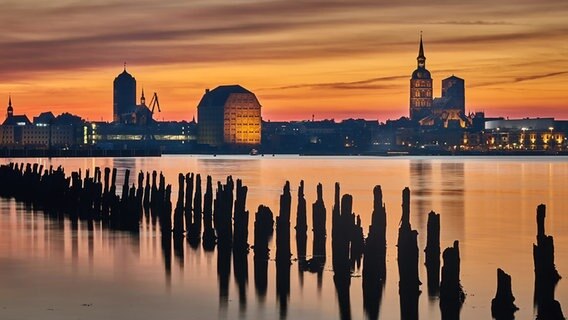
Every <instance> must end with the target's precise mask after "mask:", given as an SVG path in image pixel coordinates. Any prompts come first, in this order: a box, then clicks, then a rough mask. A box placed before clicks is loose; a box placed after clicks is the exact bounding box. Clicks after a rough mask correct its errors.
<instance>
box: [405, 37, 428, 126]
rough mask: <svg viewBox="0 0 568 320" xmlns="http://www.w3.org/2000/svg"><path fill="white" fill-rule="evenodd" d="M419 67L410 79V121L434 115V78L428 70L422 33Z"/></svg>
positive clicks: (418, 58)
mask: <svg viewBox="0 0 568 320" xmlns="http://www.w3.org/2000/svg"><path fill="white" fill-rule="evenodd" d="M416 60H417V62H418V66H417V68H416V70H414V72H413V73H412V78H411V79H410V119H412V120H416V121H418V120H420V119H423V118H425V117H427V116H428V115H430V114H431V113H432V99H433V97H432V93H433V88H432V76H431V75H430V71H428V69H426V56H425V55H424V44H423V43H422V33H421V34H420V48H419V49H418V57H417V58H416Z"/></svg>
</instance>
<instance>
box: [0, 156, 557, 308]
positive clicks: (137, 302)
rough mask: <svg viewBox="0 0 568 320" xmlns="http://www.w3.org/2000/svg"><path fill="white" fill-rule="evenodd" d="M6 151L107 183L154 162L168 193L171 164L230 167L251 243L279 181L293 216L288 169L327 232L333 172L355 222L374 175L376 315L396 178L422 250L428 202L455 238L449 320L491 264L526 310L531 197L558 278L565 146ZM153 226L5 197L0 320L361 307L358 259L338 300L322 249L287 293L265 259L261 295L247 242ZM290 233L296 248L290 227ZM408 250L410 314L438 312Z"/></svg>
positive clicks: (485, 284) (485, 289)
mask: <svg viewBox="0 0 568 320" xmlns="http://www.w3.org/2000/svg"><path fill="white" fill-rule="evenodd" d="M3 161H4V162H8V161H10V160H9V159H6V160H3ZM15 161H18V162H39V163H42V164H44V165H51V164H53V165H55V166H57V165H62V166H63V167H64V168H65V169H66V172H67V173H68V174H70V172H71V170H77V169H82V170H84V169H87V168H89V169H91V170H94V168H95V167H96V166H99V167H105V166H108V167H115V168H117V169H118V170H119V179H118V183H117V184H118V185H121V184H122V181H121V180H122V174H123V173H124V169H127V168H128V169H131V171H133V172H137V171H139V170H143V171H149V170H154V169H157V170H162V171H163V172H164V174H165V175H166V182H168V183H173V184H174V192H172V194H173V195H176V194H177V193H176V191H175V189H176V188H177V186H175V184H177V174H178V173H179V172H184V173H185V172H195V173H201V174H202V175H211V176H212V177H213V179H214V181H215V180H224V179H225V177H226V176H227V175H229V174H230V175H232V176H233V177H234V178H241V179H243V181H244V184H245V185H247V186H248V187H249V192H248V197H247V209H248V210H249V211H250V212H251V221H250V224H251V227H250V230H249V236H250V241H249V242H250V243H252V236H253V232H252V224H253V222H254V221H253V220H254V212H255V211H256V208H257V207H258V205H259V204H264V205H268V206H269V207H270V208H271V209H272V210H273V212H274V213H275V214H277V212H278V201H279V195H280V193H281V190H282V186H283V185H284V182H285V181H286V180H289V181H290V183H291V185H292V217H291V221H292V226H293V225H294V222H295V214H296V212H295V208H296V204H297V202H296V192H297V186H298V184H299V182H300V180H301V179H303V180H304V181H305V185H306V190H305V194H306V200H307V203H308V230H309V231H311V203H313V202H314V201H315V193H316V184H317V183H318V182H321V183H322V184H323V186H324V200H325V203H326V207H327V210H328V219H327V222H328V236H329V235H330V234H331V208H332V205H333V203H332V202H333V184H334V183H335V182H340V183H341V191H342V193H349V194H351V195H353V197H354V211H355V213H356V214H359V215H361V219H362V224H363V225H364V229H365V233H366V232H367V230H368V229H367V227H368V224H369V223H370V216H371V212H372V190H373V187H374V186H375V185H377V184H380V185H381V186H382V190H383V194H384V201H385V203H386V207H387V219H388V226H387V242H388V243H387V245H388V248H387V281H386V284H385V287H384V291H383V295H382V298H381V299H378V300H377V301H376V303H377V304H378V306H379V315H380V316H379V318H381V319H397V318H399V317H400V307H399V296H398V271H397V265H396V246H395V244H396V237H397V228H398V222H399V220H400V215H401V192H402V189H403V188H404V187H405V186H409V187H410V189H411V192H412V194H411V222H412V227H413V228H414V229H417V230H418V232H419V247H420V248H421V249H423V248H424V246H425V243H426V222H427V214H428V212H429V211H430V210H434V211H436V212H438V213H440V214H441V228H442V229H441V246H442V249H444V248H445V247H448V246H451V244H452V243H453V241H454V240H459V241H460V253H461V263H462V264H461V283H462V285H463V287H464V290H465V292H466V294H467V297H466V301H465V303H464V305H463V308H462V312H461V318H462V319H487V318H490V315H491V312H490V306H491V299H492V298H493V297H494V295H495V290H496V269H497V268H498V267H500V268H503V269H504V270H505V271H506V272H507V273H509V274H510V275H511V276H512V278H513V294H514V295H515V297H516V304H517V306H519V307H520V310H519V311H518V312H517V313H516V316H517V318H518V319H530V318H534V317H535V315H534V313H535V311H534V309H533V289H534V274H533V260H532V244H533V243H534V242H535V241H536V217H535V216H536V206H537V205H538V204H540V203H544V204H546V205H547V217H546V230H547V233H548V234H551V235H553V236H554V240H555V246H556V266H557V269H558V270H559V272H560V274H561V275H565V276H566V275H568V215H567V214H566V210H567V209H568V197H567V196H568V158H564V157H526V158H524V157H487V158H486V157H472V158H467V157H443V158H433V157H424V158H422V157H408V158H406V157H404V158H403V157H400V158H398V157H396V158H395V157H393V158H374V157H368V158H367V157H297V156H276V157H272V156H265V157H260V156H257V157H251V156H217V157H213V156H164V157H161V158H114V159H112V158H93V159H51V160H49V159H15ZM203 180H205V179H203ZM203 187H204V186H203ZM118 189H120V188H118ZM174 200H175V199H172V202H174ZM158 230H159V228H158V227H156V226H153V225H152V224H151V223H149V222H147V221H144V222H143V224H142V226H141V232H140V234H139V235H132V234H129V233H124V232H117V231H110V230H108V229H106V228H104V227H102V226H101V225H100V224H97V223H95V224H94V225H93V227H92V228H89V226H88V225H87V224H86V223H84V222H79V223H78V224H76V225H75V224H72V223H71V222H70V221H69V220H67V219H63V218H60V219H54V218H52V217H48V216H45V215H44V214H43V213H41V212H36V211H33V210H31V209H30V208H26V207H25V206H24V205H23V204H21V203H16V202H15V201H14V200H7V199H0V318H2V319H37V318H42V319H78V318H79V319H102V318H110V319H130V318H137V319H155V318H158V317H161V318H164V319H218V318H226V319H236V318H243V319H275V318H278V317H283V318H289V319H335V318H339V317H340V308H342V310H341V311H342V312H343V313H344V314H345V313H347V314H351V316H352V317H353V318H354V319H362V318H365V317H366V313H365V310H364V308H363V294H362V284H361V282H362V279H361V277H360V276H359V275H360V270H359V271H355V273H354V277H353V278H352V281H351V286H350V288H349V295H348V296H349V300H348V303H347V304H345V303H343V304H340V303H339V302H338V296H337V295H338V293H337V290H336V287H335V285H334V282H333V272H332V270H331V257H328V259H327V265H326V267H325V270H324V272H323V273H322V274H321V275H318V274H315V273H309V272H300V271H299V268H298V264H297V262H296V261H293V263H292V265H291V267H290V278H289V292H288V290H286V289H287V286H284V288H285V290H282V289H281V290H277V287H276V274H277V270H276V264H275V262H274V261H269V262H268V269H267V288H266V292H265V293H264V292H263V290H262V288H261V287H262V286H260V288H259V283H257V281H255V280H256V279H255V265H254V262H253V259H252V258H253V254H252V252H251V253H250V254H249V255H248V257H247V259H237V260H235V257H232V256H227V255H225V254H221V255H219V253H218V252H217V250H215V251H213V252H205V251H203V250H202V249H201V247H199V248H197V249H195V248H191V247H190V246H189V244H188V243H187V242H186V241H181V242H177V241H176V242H174V241H173V240H172V241H162V239H161V237H160V235H159V231H158ZM291 235H292V242H293V243H292V245H291V247H292V250H293V254H295V247H296V246H295V243H294V230H293V229H292V230H291ZM273 245H274V241H273V243H272V246H273ZM330 245H331V239H330V238H329V237H328V247H330ZM274 252H275V251H274V250H273V251H272V257H273V256H274ZM327 252H328V254H329V253H331V250H330V249H328V251H327ZM309 254H311V232H309V233H308V255H309ZM420 259H421V262H420V263H421V265H420V277H421V280H422V282H423V283H424V284H423V285H422V286H421V290H422V294H421V295H420V300H419V309H420V317H421V318H423V319H439V318H440V311H439V307H438V299H437V298H435V297H429V296H428V292H427V288H426V269H425V268H424V266H423V265H422V264H423V261H424V256H423V255H421V257H420ZM218 261H229V262H230V265H228V264H227V263H223V264H222V265H219V264H218ZM257 271H258V270H257ZM286 280H287V279H286V278H284V281H286ZM279 281H282V278H281V279H279ZM280 284H281V285H282V282H280ZM280 288H282V287H280ZM341 295H342V297H345V295H346V293H345V292H342V293H341ZM556 298H557V300H559V302H560V303H561V304H562V305H563V307H564V309H565V313H566V310H567V308H568V285H566V283H565V280H561V281H560V282H559V284H558V286H557V290H556ZM342 301H343V302H344V301H345V300H344V299H343V300H342Z"/></svg>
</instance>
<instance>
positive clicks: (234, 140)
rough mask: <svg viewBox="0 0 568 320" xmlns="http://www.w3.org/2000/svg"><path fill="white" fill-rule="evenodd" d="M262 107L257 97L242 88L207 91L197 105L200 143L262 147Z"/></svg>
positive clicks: (228, 86) (221, 87)
mask: <svg viewBox="0 0 568 320" xmlns="http://www.w3.org/2000/svg"><path fill="white" fill-rule="evenodd" d="M261 121H262V118H261V105H260V103H259V101H258V99H257V98H256V96H255V94H254V93H252V92H250V91H249V90H247V89H245V88H243V87H242V86H240V85H226V86H219V87H217V88H215V89H213V90H209V89H207V90H205V94H204V95H203V97H202V98H201V101H200V102H199V105H198V106H197V124H198V143H199V144H205V145H210V146H214V147H218V146H222V145H259V144H260V143H261Z"/></svg>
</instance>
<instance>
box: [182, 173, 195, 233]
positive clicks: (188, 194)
mask: <svg viewBox="0 0 568 320" xmlns="http://www.w3.org/2000/svg"><path fill="white" fill-rule="evenodd" d="M193 180H194V175H193V173H187V174H186V175H185V206H184V210H183V215H184V218H185V231H186V232H187V234H186V236H187V237H188V238H189V237H190V235H189V233H190V232H191V225H192V224H193V198H192V197H193Z"/></svg>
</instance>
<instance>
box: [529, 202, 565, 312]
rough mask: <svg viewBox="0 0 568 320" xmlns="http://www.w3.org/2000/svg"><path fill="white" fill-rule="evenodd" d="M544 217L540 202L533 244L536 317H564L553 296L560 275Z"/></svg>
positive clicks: (543, 208)
mask: <svg viewBox="0 0 568 320" xmlns="http://www.w3.org/2000/svg"><path fill="white" fill-rule="evenodd" d="M545 218H546V206H545V205H544V204H541V205H539V206H538V207H537V213H536V223H537V235H536V241H537V243H536V245H534V244H533V258H534V273H535V294H534V295H535V303H536V306H537V310H538V316H537V319H554V320H556V319H564V315H563V313H562V308H561V306H560V303H559V302H558V301H556V300H555V298H554V290H555V288H556V284H557V283H558V281H559V280H560V279H561V277H560V274H559V273H558V271H557V270H556V266H555V264H554V238H553V237H552V236H549V235H546V232H545V226H544V220H545Z"/></svg>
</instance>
